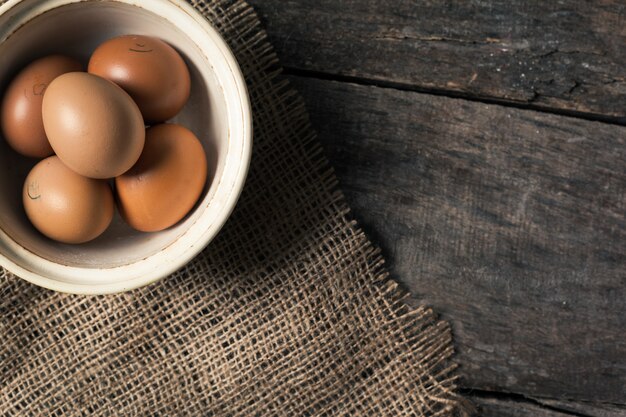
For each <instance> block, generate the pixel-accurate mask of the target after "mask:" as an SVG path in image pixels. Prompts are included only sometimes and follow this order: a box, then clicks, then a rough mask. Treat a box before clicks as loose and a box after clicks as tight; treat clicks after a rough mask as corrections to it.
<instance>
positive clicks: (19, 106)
mask: <svg viewBox="0 0 626 417" xmlns="http://www.w3.org/2000/svg"><path fill="white" fill-rule="evenodd" d="M81 70H82V65H81V64H80V62H78V61H76V60H75V59H72V58H69V57H66V56H63V55H50V56H47V57H44V58H40V59H38V60H36V61H33V62H32V63H30V64H29V65H28V66H27V67H26V68H24V69H23V70H22V71H21V72H20V73H19V74H17V76H16V77H15V78H14V79H13V81H11V83H10V84H9V87H8V88H7V90H6V92H5V94H4V98H3V100H2V109H1V113H2V114H1V116H0V124H1V125H2V133H3V136H4V138H5V139H6V141H7V142H8V144H9V145H10V146H11V147H12V148H13V149H15V150H16V151H17V152H19V153H21V154H22V155H25V156H29V157H32V158H45V157H46V156H50V155H52V154H53V153H54V152H53V150H52V147H51V146H50V143H48V138H47V137H46V132H45V131H44V127H43V120H42V117H41V102H42V100H43V95H44V92H45V91H46V88H47V87H48V85H49V84H50V82H52V80H54V79H55V78H56V77H58V76H59V75H61V74H65V73H67V72H73V71H81Z"/></svg>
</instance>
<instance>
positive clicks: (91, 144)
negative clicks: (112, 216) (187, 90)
mask: <svg viewBox="0 0 626 417" xmlns="http://www.w3.org/2000/svg"><path fill="white" fill-rule="evenodd" d="M42 109H43V122H44V127H45V129H46V134H47V135H48V139H49V140H50V144H51V145H52V148H53V149H54V151H55V152H56V154H57V155H58V157H59V158H60V159H61V160H62V161H63V163H64V164H65V165H67V166H68V167H69V168H71V169H72V170H74V171H75V172H77V173H79V174H81V175H84V176H86V177H90V178H113V177H116V176H118V175H120V174H122V173H124V172H126V171H127V170H128V169H129V168H130V167H132V166H133V165H134V164H135V162H137V159H138V158H139V155H141V151H142V149H143V143H144V139H145V134H146V133H145V126H144V124H143V119H142V117H141V113H140V112H139V109H138V108H137V105H136V104H135V103H134V102H133V100H132V99H131V98H130V96H129V95H128V94H126V92H125V91H124V90H122V89H121V88H120V87H119V86H117V85H116V84H114V83H112V82H111V81H108V80H105V79H104V78H101V77H98V76H96V75H93V74H88V73H86V72H72V73H69V74H64V75H61V76H60V77H57V78H56V79H55V80H54V81H52V82H51V83H50V86H49V87H48V89H47V90H46V94H45V96H44V99H43V106H42Z"/></svg>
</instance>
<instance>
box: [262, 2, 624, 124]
mask: <svg viewBox="0 0 626 417" xmlns="http://www.w3.org/2000/svg"><path fill="white" fill-rule="evenodd" d="M251 3H252V4H253V5H254V6H255V8H256V9H257V10H258V11H259V13H260V14H261V16H262V17H263V19H264V22H265V25H266V26H267V30H268V32H269V35H270V38H271V40H272V43H273V44H274V45H275V47H276V49H277V51H278V54H279V56H280V58H281V60H282V62H283V64H284V65H286V66H287V67H290V68H296V69H301V70H311V71H321V72H324V73H330V74H338V75H344V76H357V77H365V78H369V79H373V80H383V81H390V82H395V83H403V84H408V85H411V86H415V87H418V88H423V89H435V90H446V91H454V92H457V93H463V94H467V95H470V96H476V97H484V98H493V99H498V100H506V101H511V102H516V103H524V104H533V105H537V106H540V107H551V108H557V109H567V110H572V111H578V112H589V113H593V114H599V115H605V116H612V117H620V118H623V117H626V105H625V104H624V103H626V48H625V47H624V45H626V3H625V2H624V1H621V0H605V1H580V0H563V1H558V2H557V1H543V2H533V1H531V2H528V1H525V0H493V1H438V0H427V1H420V2H416V1H412V0H397V1H394V2H392V3H390V2H387V1H382V0H343V1H336V0H321V1H315V2H311V1H295V0H289V1H284V0H251Z"/></svg>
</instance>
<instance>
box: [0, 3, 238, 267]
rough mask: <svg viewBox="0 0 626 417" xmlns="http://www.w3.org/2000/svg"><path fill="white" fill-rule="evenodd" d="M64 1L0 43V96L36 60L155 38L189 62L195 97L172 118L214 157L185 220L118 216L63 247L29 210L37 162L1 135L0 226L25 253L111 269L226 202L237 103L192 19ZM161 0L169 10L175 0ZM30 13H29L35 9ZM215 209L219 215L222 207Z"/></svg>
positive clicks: (170, 239)
mask: <svg viewBox="0 0 626 417" xmlns="http://www.w3.org/2000/svg"><path fill="white" fill-rule="evenodd" d="M158 2H159V1H158V0H157V1H156V2H152V3H154V4H156V3H158ZM22 3H29V1H24V2H22ZM30 3H31V4H36V3H37V2H36V1H30ZM62 3H68V2H60V4H59V6H58V7H53V8H51V10H45V11H43V12H42V13H40V14H38V15H37V16H32V17H28V19H27V21H26V22H25V23H23V24H22V25H21V26H19V27H18V28H17V29H16V30H15V31H13V32H12V33H10V34H9V35H8V38H6V39H5V40H4V41H3V42H2V43H0V56H1V57H2V65H1V66H0V93H3V92H4V90H5V88H6V86H7V84H8V83H9V82H10V81H11V79H12V77H13V76H15V74H16V73H17V72H18V71H19V70H20V69H21V68H23V67H24V66H25V65H27V64H28V63H29V62H31V61H33V60H34V59H36V58H39V57H42V56H45V55H47V54H51V53H62V54H67V55H70V56H73V57H76V58H78V59H80V60H81V61H82V62H83V63H84V64H85V66H86V64H87V62H88V59H89V56H90V55H91V53H92V51H93V50H94V49H95V48H96V47H97V46H98V45H99V44H100V43H101V42H103V41H105V40H107V39H109V38H112V37H114V36H117V35H123V34H140V35H149V36H156V37H158V38H160V39H163V40H164V41H166V42H167V43H169V44H170V45H172V46H173V47H174V48H175V49H176V50H178V51H179V53H180V54H181V55H182V56H183V58H184V59H185V61H186V63H187V65H188V67H189V70H190V73H191V82H192V84H191V85H192V88H191V92H192V93H191V98H190V100H189V102H188V103H187V105H186V106H185V108H184V109H183V111H182V112H181V113H180V114H179V115H178V116H177V117H176V118H174V119H172V122H176V123H180V124H182V125H184V126H186V127H187V128H189V129H190V130H191V131H193V132H194V133H195V134H196V135H197V137H198V138H199V139H200V140H201V142H202V144H203V146H204V149H205V151H206V154H207V159H208V162H209V179H208V182H207V185H206V186H205V189H204V192H203V194H202V196H201V198H200V201H199V202H198V204H197V205H196V208H195V209H194V210H193V211H192V212H191V213H190V214H189V215H188V216H187V217H186V218H185V219H184V220H183V221H182V222H181V223H179V224H178V225H176V226H174V227H172V228H170V229H168V230H165V231H163V232H158V233H140V232H136V231H134V230H133V229H131V228H130V227H128V226H127V225H126V224H125V223H124V222H123V220H122V219H121V218H120V217H119V215H118V214H116V216H115V218H114V220H113V224H112V225H111V227H110V228H109V229H108V230H107V231H106V232H105V233H104V234H103V235H102V236H100V237H99V238H97V239H96V240H94V241H92V242H90V243H87V244H82V245H65V244H61V243H58V242H54V241H52V240H50V239H48V238H46V237H44V236H43V235H41V234H40V233H39V232H38V231H37V230H35V229H34V228H33V226H32V225H31V224H30V222H29V221H28V219H27V218H26V215H25V213H24V210H23V207H22V203H21V192H22V186H23V182H24V179H25V177H26V175H27V174H28V172H29V170H30V168H31V167H32V166H34V164H36V163H37V161H35V160H31V159H28V158H25V157H22V156H20V155H18V154H17V153H15V152H14V151H12V150H11V149H10V148H9V146H8V145H7V144H6V143H5V141H4V140H1V139H0V170H1V171H2V172H1V173H0V196H1V198H0V229H2V231H3V232H4V233H5V234H6V236H8V237H9V238H10V239H12V240H13V241H14V242H15V243H17V244H18V245H19V246H20V247H21V248H23V249H25V250H26V251H27V252H29V253H31V254H33V255H35V256H37V257H41V258H43V259H45V260H47V261H51V263H53V264H60V265H65V266H69V267H85V268H113V267H119V266H123V265H128V264H132V263H135V262H139V261H141V260H145V259H146V258H149V257H151V256H154V255H155V254H157V253H159V252H161V251H163V250H164V249H166V248H168V247H169V246H171V245H173V244H174V243H175V242H177V240H179V239H180V238H181V236H183V235H184V234H185V233H187V231H188V230H189V229H190V228H191V227H192V226H193V225H195V224H196V223H197V222H198V219H199V218H200V217H201V216H203V215H205V214H206V212H207V210H208V209H209V208H210V207H211V206H212V205H215V204H220V202H221V201H222V200H220V199H218V200H220V201H218V202H215V201H214V200H215V195H216V192H217V191H218V189H219V185H220V183H221V182H222V175H223V172H224V166H225V164H226V162H227V155H228V152H229V142H230V136H231V134H232V132H231V130H232V129H231V127H230V125H232V121H231V122H229V120H232V117H233V115H232V114H229V111H230V107H232V106H229V104H228V99H227V95H228V91H226V90H225V86H224V84H223V79H222V78H223V77H222V78H220V77H221V76H220V75H219V71H216V69H215V68H214V62H212V57H207V55H206V54H207V51H206V50H203V48H202V47H200V46H199V45H198V44H197V43H196V42H195V41H194V40H193V39H192V38H191V36H190V35H189V34H188V33H189V31H188V30H186V29H185V28H184V27H181V25H183V24H186V25H188V24H189V23H188V22H187V23H184V22H182V21H181V23H180V24H179V23H177V21H176V18H175V16H173V17H172V16H170V17H167V18H166V17H161V16H159V15H157V14H155V13H154V10H148V9H146V8H144V7H143V6H142V5H133V4H132V2H128V3H122V2H118V1H90V2H84V1H83V2H77V3H70V4H62ZM135 3H139V2H135ZM141 3H143V2H141ZM146 3H151V2H146ZM161 3H163V4H166V3H167V4H168V6H167V7H172V6H171V5H172V3H174V2H161ZM18 9H19V8H18ZM21 10H24V11H23V13H27V12H26V11H27V10H29V9H28V5H24V7H22V9H21ZM164 10H166V8H165V9H164ZM172 10H174V9H172ZM179 11H180V12H181V13H184V11H181V10H179ZM19 13H20V11H19V10H18V12H17V15H14V16H13V18H14V19H18V20H19V19H20V16H19ZM29 13H32V8H31V11H30V12H29ZM5 17H6V16H5ZM2 24H3V23H2V18H0V25H2ZM231 151H232V149H231ZM213 211H214V212H215V213H217V211H219V210H213ZM14 261H15V260H14ZM15 262H16V263H18V261H15Z"/></svg>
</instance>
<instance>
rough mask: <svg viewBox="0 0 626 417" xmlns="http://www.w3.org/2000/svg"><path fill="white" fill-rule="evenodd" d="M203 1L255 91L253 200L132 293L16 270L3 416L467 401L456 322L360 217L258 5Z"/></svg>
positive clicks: (371, 409)
mask: <svg viewBox="0 0 626 417" xmlns="http://www.w3.org/2000/svg"><path fill="white" fill-rule="evenodd" d="M0 3H1V1H0ZM192 3H193V4H194V6H195V7H197V8H198V9H199V10H200V11H202V13H204V14H205V15H206V17H207V19H209V21H210V22H211V23H212V24H213V25H214V26H215V27H216V28H217V29H218V30H219V31H220V32H221V33H222V35H223V36H224V38H225V39H226V40H227V41H228V43H229V44H230V46H231V48H232V49H233V51H234V53H235V55H236V56H237V58H238V60H239V63H240V64H241V67H242V69H243V71H244V73H245V76H246V79H247V82H248V87H249V90H250V95H251V98H252V103H253V109H254V126H255V136H254V140H255V143H254V152H253V158H252V166H251V170H250V174H249V177H248V181H247V184H246V187H245V190H244V192H243V195H242V197H241V200H240V202H239V204H238V206H237V209H236V211H235V213H234V214H233V215H232V217H231V219H230V220H229V221H228V223H227V225H226V226H225V228H224V229H223V231H222V232H221V233H220V235H219V236H218V238H216V240H215V241H214V242H213V243H211V245H210V246H209V247H208V248H207V249H206V250H205V251H204V252H203V253H202V254H201V255H200V256H198V257H197V259H195V260H194V261H193V262H192V263H190V264H189V265H188V266H187V267H185V268H184V269H183V270H181V271H179V272H177V273H176V274H174V275H173V276H171V277H169V278H167V279H164V280H162V281H161V282H159V283H157V284H154V285H151V286H149V287H147V288H143V289H139V290H136V291H132V292H129V293H125V294H119V295H113V296H98V297H85V296H71V295H64V294H59V293H55V292H52V291H48V290H44V289H41V288H38V287H35V286H33V285H31V284H28V283H27V282H25V281H23V280H20V279H18V278H16V277H14V276H12V275H10V274H9V273H7V272H5V271H1V272H0V413H1V414H2V415H3V416H22V415H41V416H61V415H93V416H105V415H106V416H127V415H141V416H148V415H159V416H177V415H203V416H252V415H257V416H274V415H285V416H353V415H372V416H452V415H456V414H460V413H463V412H464V407H463V406H462V405H461V404H463V400H462V399H461V398H459V397H458V396H457V395H456V394H455V375H454V365H453V364H452V363H450V362H449V357H450V355H451V353H452V347H451V336H450V330H449V328H448V325H447V324H446V323H445V322H442V321H438V320H437V319H436V318H435V316H434V314H433V313H432V312H431V311H430V310H428V309H421V308H420V309H416V310H412V309H409V308H408V307H407V306H406V305H405V304H404V302H403V301H402V295H401V292H400V291H399V289H398V287H397V285H396V284H395V283H394V282H393V281H391V280H389V279H388V277H387V273H386V272H385V269H384V267H383V260H382V259H381V256H380V255H379V253H378V252H377V251H376V250H375V249H374V248H373V246H372V245H371V244H370V242H369V241H368V239H367V238H366V237H365V236H364V235H363V233H362V232H361V230H360V229H359V228H358V227H357V226H356V225H355V223H354V222H353V221H352V220H351V219H350V216H349V210H348V207H347V206H346V203H345V202H344V199H343V197H342V195H341V194H340V193H339V192H338V191H337V189H336V180H335V176H334V174H333V173H332V172H331V170H330V169H329V167H328V165H327V162H326V160H325V159H324V157H323V156H322V152H321V149H320V146H319V145H318V143H317V142H316V140H315V138H314V134H313V132H312V131H311V128H310V126H309V124H308V119H307V114H306V112H305V109H304V107H303V104H302V101H301V99H300V98H299V97H298V95H297V94H296V93H294V91H292V90H291V89H290V87H289V85H288V84H287V82H286V81H284V80H281V79H280V76H279V67H278V65H277V59H276V56H275V55H274V52H273V50H272V48H271V46H270V45H269V44H268V42H267V41H266V35H265V33H264V31H263V30H262V29H261V28H260V26H259V21H258V19H257V17H256V15H255V14H254V13H253V11H252V10H251V8H250V7H249V6H248V5H247V4H246V3H244V2H242V1H232V0H223V1H220V0H215V1H192Z"/></svg>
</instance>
